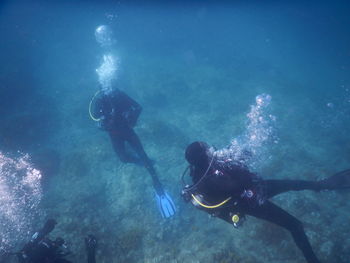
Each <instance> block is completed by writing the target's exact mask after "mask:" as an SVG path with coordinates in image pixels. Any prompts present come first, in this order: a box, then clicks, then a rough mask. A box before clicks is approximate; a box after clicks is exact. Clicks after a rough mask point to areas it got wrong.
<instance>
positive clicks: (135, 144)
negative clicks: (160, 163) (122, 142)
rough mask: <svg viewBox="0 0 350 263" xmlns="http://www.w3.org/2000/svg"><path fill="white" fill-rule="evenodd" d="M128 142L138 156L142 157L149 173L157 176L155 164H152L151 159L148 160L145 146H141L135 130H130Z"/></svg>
mask: <svg viewBox="0 0 350 263" xmlns="http://www.w3.org/2000/svg"><path fill="white" fill-rule="evenodd" d="M126 140H127V141H128V143H129V144H130V145H131V147H132V148H133V149H134V151H135V152H136V153H137V155H138V156H139V157H140V159H141V161H142V163H143V164H144V166H145V167H146V169H147V170H148V172H149V173H150V174H151V175H155V174H156V172H155V170H154V168H153V163H152V161H151V159H149V158H148V156H147V154H146V152H145V150H144V149H143V146H142V144H141V141H140V139H139V137H138V136H137V134H136V133H135V131H134V130H133V129H130V130H129V131H128V136H127V137H126Z"/></svg>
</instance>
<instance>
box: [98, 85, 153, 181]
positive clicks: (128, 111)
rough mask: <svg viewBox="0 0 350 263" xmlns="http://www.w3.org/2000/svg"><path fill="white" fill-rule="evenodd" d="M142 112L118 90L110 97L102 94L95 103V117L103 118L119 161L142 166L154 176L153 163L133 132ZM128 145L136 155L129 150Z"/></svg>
mask: <svg viewBox="0 0 350 263" xmlns="http://www.w3.org/2000/svg"><path fill="white" fill-rule="evenodd" d="M141 111H142V108H141V106H140V105H139V104H138V103H137V102H136V101H134V100H133V99H132V98H130V97H129V96H128V95H127V94H125V93H124V92H122V91H120V90H118V89H115V90H113V91H112V92H111V93H109V94H108V95H106V94H102V93H101V95H100V96H99V98H98V99H97V100H96V103H95V116H96V117H97V118H101V120H100V124H101V128H103V129H104V130H106V131H107V132H108V133H109V136H110V138H111V141H112V145H113V148H114V151H115V152H116V154H117V155H118V156H119V159H120V160H121V161H122V162H124V163H137V164H142V165H144V166H145V167H146V168H147V170H148V171H149V172H150V173H151V174H152V175H154V174H155V171H154V168H153V164H152V161H151V160H150V159H149V158H148V156H147V154H146V152H145V151H144V149H143V147H142V144H141V141H140V139H139V137H138V136H137V134H136V133H135V131H134V130H133V128H134V126H135V125H136V122H137V119H138V117H139V115H140V113H141ZM126 143H128V144H129V145H130V146H131V147H132V149H133V150H134V152H135V153H136V155H135V154H133V153H131V152H130V151H128V150H127V148H126Z"/></svg>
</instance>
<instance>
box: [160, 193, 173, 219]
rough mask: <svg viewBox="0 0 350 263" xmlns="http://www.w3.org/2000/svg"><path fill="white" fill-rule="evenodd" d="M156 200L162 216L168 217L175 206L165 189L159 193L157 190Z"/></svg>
mask: <svg viewBox="0 0 350 263" xmlns="http://www.w3.org/2000/svg"><path fill="white" fill-rule="evenodd" d="M156 200H157V205H158V209H159V211H160V213H161V215H162V217H163V218H169V217H172V216H173V215H174V214H175V212H176V208H175V205H174V202H173V200H172V199H171V197H170V196H169V195H168V194H167V193H166V192H165V191H163V193H159V191H157V192H156Z"/></svg>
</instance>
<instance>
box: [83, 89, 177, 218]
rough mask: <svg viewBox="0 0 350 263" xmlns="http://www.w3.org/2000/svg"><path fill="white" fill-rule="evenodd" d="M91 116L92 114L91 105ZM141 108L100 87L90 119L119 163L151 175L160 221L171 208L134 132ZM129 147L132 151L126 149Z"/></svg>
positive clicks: (121, 95)
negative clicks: (138, 167) (105, 136)
mask: <svg viewBox="0 0 350 263" xmlns="http://www.w3.org/2000/svg"><path fill="white" fill-rule="evenodd" d="M94 100H95V103H94V110H93V112H94V114H92V110H91V108H92V102H93V101H94ZM141 111H142V107H141V106H140V105H139V104H138V103H137V102H136V101H135V100H133V99H132V98H130V97H129V96H128V95H127V94H126V93H124V92H123V91H121V90H119V89H117V88H114V89H112V88H108V89H106V88H101V90H100V91H98V92H97V93H96V94H95V96H94V97H93V98H92V100H91V102H90V105H89V113H90V117H91V118H92V119H93V120H94V121H98V122H99V126H100V128H101V129H103V130H105V131H107V132H108V134H109V137H110V139H111V142H112V145H113V149H114V151H115V152H116V154H117V155H118V157H119V159H120V160H121V161H122V162H123V163H135V164H138V165H142V166H144V167H145V168H146V169H147V171H148V173H149V174H150V175H151V178H152V182H153V187H154V189H155V193H156V200H157V204H158V208H159V210H160V212H161V215H162V217H163V218H169V217H171V216H173V215H174V214H175V211H176V210H175V205H174V202H173V201H172V199H171V197H170V196H169V195H168V194H167V193H166V192H165V190H164V188H163V186H162V184H161V183H160V181H159V178H158V176H157V173H156V170H155V169H154V165H153V161H152V160H151V159H150V158H149V157H148V156H147V154H146V152H145V150H144V149H143V146H142V144H141V141H140V139H139V137H138V136H137V134H136V133H135V131H134V129H133V128H134V127H135V125H136V122H137V119H138V117H139V116H140V113H141ZM127 146H130V147H131V148H132V151H130V149H128V148H127Z"/></svg>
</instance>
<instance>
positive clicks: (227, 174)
mask: <svg viewBox="0 0 350 263" xmlns="http://www.w3.org/2000/svg"><path fill="white" fill-rule="evenodd" d="M208 166H209V164H205V165H203V166H202V168H192V169H191V176H192V179H193V182H194V183H197V182H198V181H199V180H200V178H202V176H203V174H205V172H206V170H207V168H208ZM306 189H310V190H317V191H318V190H322V189H320V185H319V184H318V183H317V182H312V181H302V180H262V179H261V178H259V177H258V176H257V175H256V174H254V173H251V172H249V170H248V169H247V168H246V167H244V166H242V165H240V164H234V163H231V162H230V163H228V162H227V163H225V162H219V161H217V160H213V162H212V165H211V166H210V169H209V170H208V174H207V175H206V176H205V178H204V179H203V180H201V181H200V183H199V184H198V185H197V186H196V188H195V190H194V193H197V194H201V195H203V197H204V199H205V201H206V202H208V203H210V204H218V203H220V202H222V201H223V200H225V199H227V198H228V197H232V199H231V200H230V201H229V202H228V203H227V204H225V205H223V206H221V207H219V208H217V209H206V208H202V207H200V206H198V207H199V208H201V209H203V210H205V211H206V212H208V213H210V214H213V215H215V216H217V217H219V218H221V219H223V220H225V221H227V222H229V223H232V219H231V218H232V215H233V214H236V213H239V214H240V215H250V216H254V217H257V218H261V219H264V220H267V221H269V222H272V223H275V224H277V225H279V226H281V227H284V228H285V229H287V230H288V231H289V232H290V233H291V234H292V237H293V239H294V241H295V243H296V245H297V246H298V247H299V248H300V249H301V251H302V252H303V254H304V256H305V258H306V260H307V262H309V263H319V260H318V259H317V257H316V256H315V254H314V252H313V250H312V248H311V245H310V243H309V241H308V238H307V236H306V234H305V232H304V229H303V225H302V223H301V222H300V221H299V220H298V219H297V218H295V217H294V216H292V215H290V214H289V213H287V212H286V211H285V210H283V209H281V208H280V207H278V206H277V205H275V204H273V203H272V202H271V201H269V200H268V199H269V198H271V197H273V196H276V195H278V194H280V193H284V192H288V191H300V190H306Z"/></svg>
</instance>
